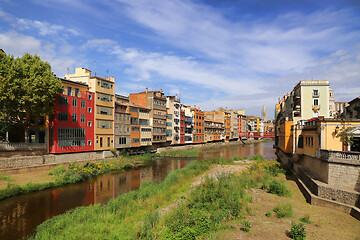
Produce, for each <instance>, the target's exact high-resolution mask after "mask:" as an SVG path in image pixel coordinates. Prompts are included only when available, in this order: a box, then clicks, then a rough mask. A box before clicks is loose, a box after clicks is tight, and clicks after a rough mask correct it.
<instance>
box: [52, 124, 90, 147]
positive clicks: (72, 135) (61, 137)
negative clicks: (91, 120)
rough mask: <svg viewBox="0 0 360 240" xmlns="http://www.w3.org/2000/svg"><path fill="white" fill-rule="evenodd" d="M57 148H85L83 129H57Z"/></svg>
mask: <svg viewBox="0 0 360 240" xmlns="http://www.w3.org/2000/svg"><path fill="white" fill-rule="evenodd" d="M58 146H59V147H70V146H85V129H84V128H58Z"/></svg>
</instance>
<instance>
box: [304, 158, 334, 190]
mask: <svg viewBox="0 0 360 240" xmlns="http://www.w3.org/2000/svg"><path fill="white" fill-rule="evenodd" d="M299 163H300V164H301V165H302V166H304V167H306V168H308V169H309V170H310V171H311V172H313V173H314V174H316V175H317V176H318V177H319V180H321V181H323V182H325V183H329V164H328V163H327V162H324V161H322V160H320V159H318V158H316V157H312V156H309V155H306V154H302V155H300V156H299Z"/></svg>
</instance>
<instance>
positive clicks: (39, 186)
mask: <svg viewBox="0 0 360 240" xmlns="http://www.w3.org/2000/svg"><path fill="white" fill-rule="evenodd" d="M153 161H155V155H154V154H144V155H139V156H120V157H117V158H108V159H103V160H101V161H87V162H81V163H78V162H77V163H70V164H63V165H56V166H53V167H52V168H41V169H40V170H37V171H25V172H23V173H22V172H20V173H19V172H15V173H14V172H10V173H1V174H0V200H1V199H4V198H8V197H11V196H14V195H19V194H23V193H28V192H34V191H39V190H43V189H47V188H52V187H58V186H61V185H65V184H71V183H76V182H80V181H84V180H88V179H91V178H92V177H94V176H98V175H103V174H106V173H108V172H111V171H118V170H122V169H129V168H134V167H139V166H143V165H146V164H149V163H152V162H153Z"/></svg>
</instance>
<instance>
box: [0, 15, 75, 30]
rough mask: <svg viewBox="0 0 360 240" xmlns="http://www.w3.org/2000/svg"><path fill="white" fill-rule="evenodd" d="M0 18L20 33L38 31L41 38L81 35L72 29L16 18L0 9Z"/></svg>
mask: <svg viewBox="0 0 360 240" xmlns="http://www.w3.org/2000/svg"><path fill="white" fill-rule="evenodd" d="M0 18H2V19H3V20H5V21H6V22H9V24H11V26H13V27H14V28H17V29H18V30H20V31H23V30H36V31H37V32H38V33H39V35H41V36H54V35H60V34H61V36H62V37H68V36H69V35H74V36H76V35H79V33H78V32H77V31H76V30H74V29H71V28H66V27H64V26H61V25H56V24H51V23H48V22H42V21H39V20H30V19H24V18H18V17H15V16H13V15H11V14H9V13H6V12H4V11H2V10H1V9H0Z"/></svg>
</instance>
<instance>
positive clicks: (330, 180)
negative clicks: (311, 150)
mask: <svg viewBox="0 0 360 240" xmlns="http://www.w3.org/2000/svg"><path fill="white" fill-rule="evenodd" d="M276 155H277V156H278V160H279V161H281V162H282V163H283V164H284V165H285V166H287V167H288V168H289V169H291V170H292V171H293V172H294V173H295V175H296V176H297V177H298V178H299V179H300V180H301V182H302V183H304V184H305V186H306V187H307V189H308V190H310V192H311V193H312V194H314V195H316V196H318V197H320V198H324V199H328V200H330V201H335V202H339V203H343V204H347V205H351V206H355V207H358V208H360V192H359V191H360V161H358V160H356V159H346V157H343V158H340V157H333V156H324V155H323V154H318V155H317V156H310V155H306V154H302V155H291V154H286V153H284V152H282V151H281V150H279V149H278V150H277V151H276Z"/></svg>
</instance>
